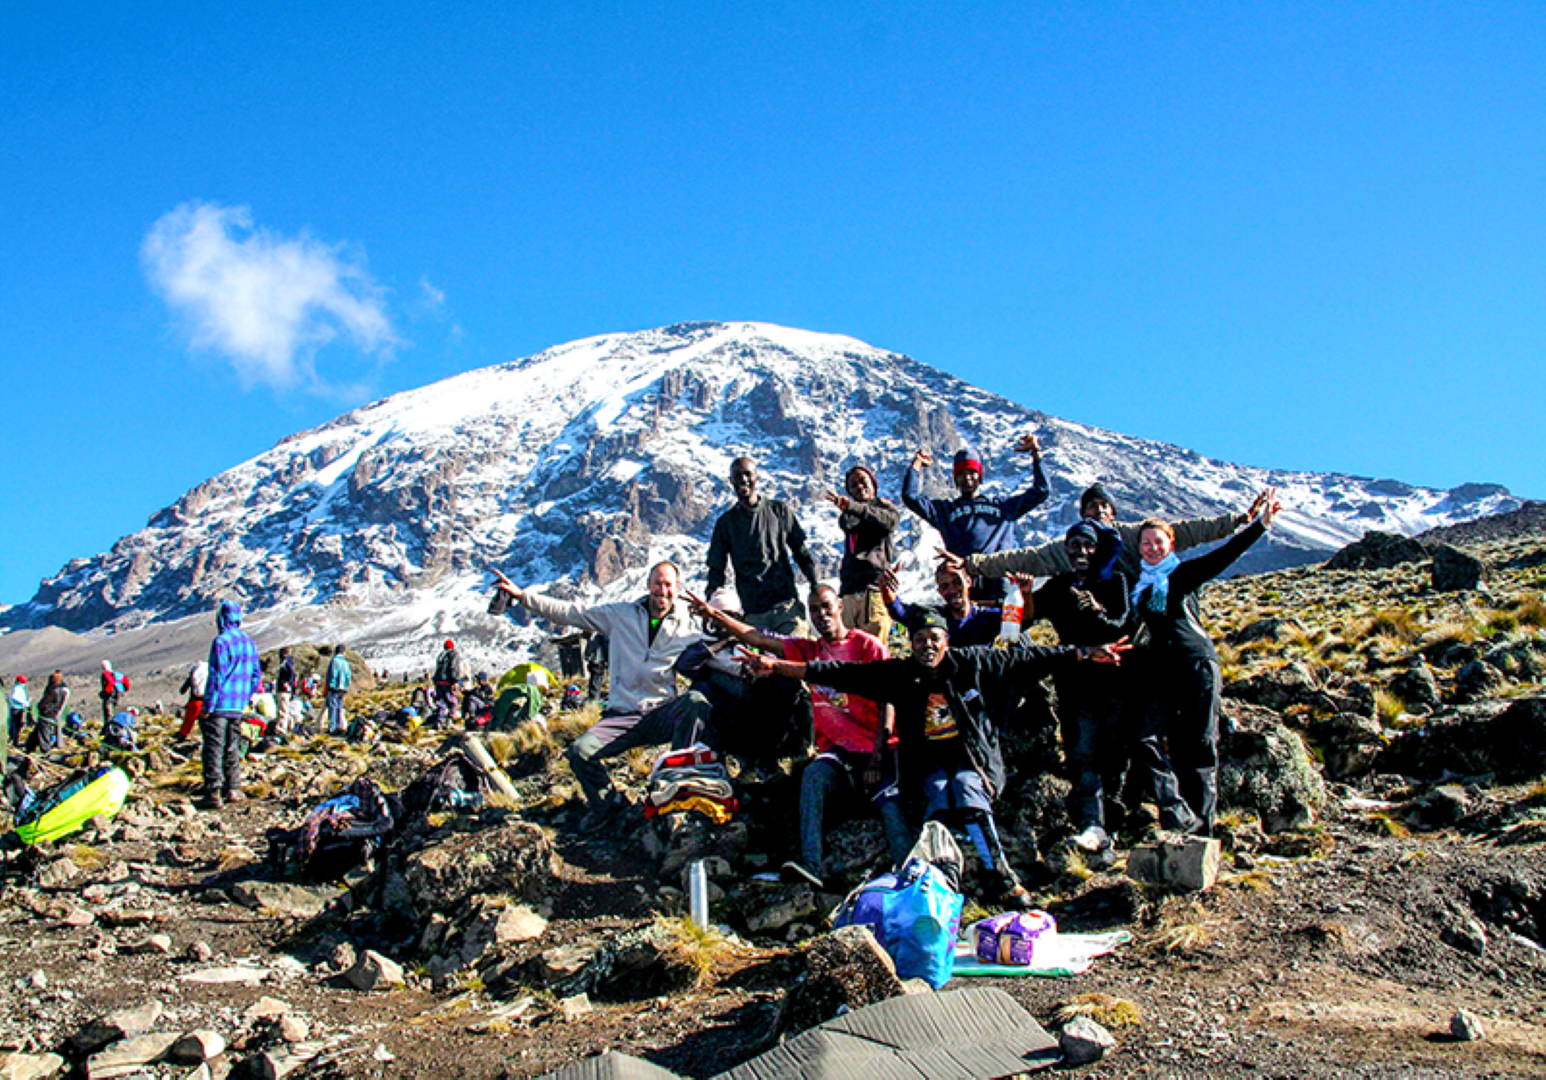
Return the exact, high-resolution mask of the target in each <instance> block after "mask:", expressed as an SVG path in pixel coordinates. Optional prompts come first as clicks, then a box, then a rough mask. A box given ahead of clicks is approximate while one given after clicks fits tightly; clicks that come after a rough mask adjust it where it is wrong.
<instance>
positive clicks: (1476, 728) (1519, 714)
mask: <svg viewBox="0 0 1546 1080" xmlns="http://www.w3.org/2000/svg"><path fill="white" fill-rule="evenodd" d="M1378 767H1379V771H1380V772H1387V773H1396V774H1397V775H1400V776H1408V777H1412V778H1414V779H1419V780H1439V779H1443V778H1445V777H1450V776H1482V775H1492V776H1496V777H1497V778H1498V779H1500V780H1504V781H1509V782H1513V781H1520V780H1530V779H1534V778H1535V777H1538V776H1541V775H1542V774H1543V773H1546V697H1529V698H1518V699H1516V700H1514V701H1513V702H1511V703H1509V704H1508V705H1506V706H1504V705H1502V704H1501V703H1493V704H1488V705H1479V706H1470V707H1467V708H1461V709H1454V710H1451V711H1448V712H1445V713H1442V714H1439V715H1436V716H1432V717H1429V718H1428V720H1427V721H1426V722H1424V723H1423V724H1422V725H1421V726H1419V727H1413V728H1408V729H1406V730H1404V731H1401V732H1398V733H1397V734H1396V735H1395V736H1394V737H1393V739H1392V740H1391V744H1390V746H1389V747H1388V748H1387V749H1386V750H1385V752H1384V753H1383V754H1381V755H1380V760H1379V766H1378Z"/></svg>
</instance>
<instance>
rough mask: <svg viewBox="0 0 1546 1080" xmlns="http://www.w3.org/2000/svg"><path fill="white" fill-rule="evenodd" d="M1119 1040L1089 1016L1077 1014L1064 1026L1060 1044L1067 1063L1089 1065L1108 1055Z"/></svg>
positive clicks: (1059, 1037)
mask: <svg viewBox="0 0 1546 1080" xmlns="http://www.w3.org/2000/svg"><path fill="white" fill-rule="evenodd" d="M1116 1044H1117V1040H1116V1039H1115V1038H1114V1037H1113V1036H1112V1034H1111V1032H1109V1031H1107V1030H1106V1029H1105V1028H1103V1027H1101V1026H1100V1025H1099V1024H1097V1023H1096V1022H1095V1021H1094V1020H1092V1019H1090V1018H1089V1017H1088V1016H1076V1017H1074V1018H1073V1019H1072V1020H1070V1021H1069V1022H1068V1023H1067V1024H1065V1025H1064V1026H1063V1030H1062V1032H1061V1033H1060V1034H1059V1035H1058V1045H1059V1046H1060V1047H1061V1048H1062V1050H1063V1063H1064V1064H1065V1065H1088V1064H1090V1063H1091V1062H1093V1061H1099V1060H1100V1059H1101V1058H1103V1057H1105V1056H1106V1052H1107V1051H1108V1050H1111V1049H1112V1048H1114V1047H1115V1046H1116Z"/></svg>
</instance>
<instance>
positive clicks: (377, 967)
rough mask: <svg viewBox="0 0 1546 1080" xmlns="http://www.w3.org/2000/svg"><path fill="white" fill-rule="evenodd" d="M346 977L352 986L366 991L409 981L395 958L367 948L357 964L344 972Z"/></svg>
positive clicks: (395, 985) (399, 984)
mask: <svg viewBox="0 0 1546 1080" xmlns="http://www.w3.org/2000/svg"><path fill="white" fill-rule="evenodd" d="M344 978H345V979H347V980H348V982H349V985H350V986H352V987H354V988H355V989H356V990H361V991H364V992H365V993H370V992H371V991H374V990H386V989H391V988H392V987H397V986H402V985H403V984H404V983H405V982H406V981H407V980H406V978H405V977H404V975H403V969H402V967H401V966H400V965H399V964H398V963H397V962H396V961H395V960H392V959H389V958H388V957H385V956H382V955H381V954H380V953H378V952H375V951H373V950H371V949H366V950H365V952H364V953H363V954H362V955H361V956H360V958H359V960H358V961H356V963H355V965H354V966H353V967H352V968H350V969H349V970H348V971H346V972H345V973H344Z"/></svg>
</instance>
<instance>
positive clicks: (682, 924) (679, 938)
mask: <svg viewBox="0 0 1546 1080" xmlns="http://www.w3.org/2000/svg"><path fill="white" fill-rule="evenodd" d="M655 922H656V925H658V926H659V927H661V929H662V930H663V931H664V932H665V951H666V953H667V955H669V956H671V957H673V958H675V959H676V960H679V961H681V962H682V963H683V964H685V965H686V966H687V967H688V968H689V969H691V970H692V972H693V973H694V979H695V984H696V986H698V987H699V988H701V987H704V986H707V985H708V984H709V983H710V982H712V981H713V978H714V971H715V969H716V968H717V967H719V965H720V964H721V962H723V961H726V960H729V959H730V958H731V957H733V956H735V955H736V947H735V944H734V942H732V941H731V940H730V939H729V938H727V937H725V935H724V934H721V933H720V932H719V931H718V930H715V929H713V928H712V927H711V928H709V929H707V930H703V929H700V928H699V926H698V925H697V924H696V923H694V922H693V921H692V920H691V919H689V918H687V917H686V916H679V917H677V918H667V917H665V916H661V917H659V918H657V919H656V920H655Z"/></svg>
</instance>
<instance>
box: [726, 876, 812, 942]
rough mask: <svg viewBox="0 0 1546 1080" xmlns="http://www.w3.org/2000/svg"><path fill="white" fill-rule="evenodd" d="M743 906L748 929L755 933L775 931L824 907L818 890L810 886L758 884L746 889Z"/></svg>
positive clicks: (771, 932)
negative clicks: (819, 899)
mask: <svg viewBox="0 0 1546 1080" xmlns="http://www.w3.org/2000/svg"><path fill="white" fill-rule="evenodd" d="M739 906H740V908H741V910H742V912H743V915H742V918H743V920H744V921H745V923H746V929H747V930H748V931H750V932H751V933H753V934H773V933H777V932H778V931H780V930H783V929H784V928H785V927H787V926H789V925H790V924H791V923H794V922H798V921H799V920H801V919H808V918H809V917H810V916H812V915H815V914H816V913H817V912H818V911H820V909H821V904H820V902H819V901H818V900H817V898H816V890H815V889H813V888H811V887H810V886H809V885H775V884H762V883H754V884H751V885H749V886H748V887H747V888H745V889H743V890H742V892H741V894H740V902H739Z"/></svg>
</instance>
